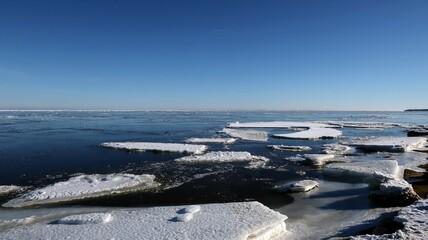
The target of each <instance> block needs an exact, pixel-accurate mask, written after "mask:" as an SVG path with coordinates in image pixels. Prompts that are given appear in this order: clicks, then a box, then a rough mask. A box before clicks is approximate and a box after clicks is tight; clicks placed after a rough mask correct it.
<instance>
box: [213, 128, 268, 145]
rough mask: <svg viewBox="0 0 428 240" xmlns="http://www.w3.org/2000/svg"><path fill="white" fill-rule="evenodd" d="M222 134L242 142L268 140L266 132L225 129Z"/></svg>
mask: <svg viewBox="0 0 428 240" xmlns="http://www.w3.org/2000/svg"><path fill="white" fill-rule="evenodd" d="M221 132H224V133H226V134H228V135H229V136H231V137H234V138H239V139H242V140H249V141H260V142H266V141H267V140H268V134H267V132H265V131H259V130H243V129H232V128H224V129H223V130H222V131H221Z"/></svg>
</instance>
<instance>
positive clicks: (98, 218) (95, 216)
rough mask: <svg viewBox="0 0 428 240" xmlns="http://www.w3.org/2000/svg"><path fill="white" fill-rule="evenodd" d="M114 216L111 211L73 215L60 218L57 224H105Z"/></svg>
mask: <svg viewBox="0 0 428 240" xmlns="http://www.w3.org/2000/svg"><path fill="white" fill-rule="evenodd" d="M112 220H113V217H112V215H111V214H110V213H89V214H81V215H71V216H68V217H64V218H61V219H59V220H58V221H57V222H56V223H57V224H68V225H80V224H104V223H108V222H111V221H112Z"/></svg>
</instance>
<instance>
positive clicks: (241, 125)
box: [227, 121, 331, 128]
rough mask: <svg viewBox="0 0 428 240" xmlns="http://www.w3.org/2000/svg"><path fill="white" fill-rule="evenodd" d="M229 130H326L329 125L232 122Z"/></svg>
mask: <svg viewBox="0 0 428 240" xmlns="http://www.w3.org/2000/svg"><path fill="white" fill-rule="evenodd" d="M227 127H230V128H328V127H331V125H330V124H325V123H317V122H289V121H273V122H246V123H240V122H233V123H229V124H228V125H227Z"/></svg>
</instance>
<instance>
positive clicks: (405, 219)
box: [351, 199, 428, 240]
mask: <svg viewBox="0 0 428 240" xmlns="http://www.w3.org/2000/svg"><path fill="white" fill-rule="evenodd" d="M394 221H395V222H398V223H401V224H402V225H403V228H402V229H399V230H397V231H396V232H394V233H391V234H383V235H360V236H354V237H351V239H354V240H363V239H367V240H369V239H372V240H376V239H379V240H380V239H382V240H383V239H412V240H413V239H414V240H425V239H428V199H424V200H420V201H417V202H415V203H413V204H412V205H410V206H407V207H404V208H402V209H401V210H400V211H399V212H398V214H397V216H395V218H394Z"/></svg>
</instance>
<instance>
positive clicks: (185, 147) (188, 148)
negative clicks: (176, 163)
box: [101, 142, 208, 154]
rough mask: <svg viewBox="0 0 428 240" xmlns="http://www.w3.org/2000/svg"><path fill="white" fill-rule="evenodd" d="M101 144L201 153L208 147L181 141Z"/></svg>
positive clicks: (108, 146) (135, 148)
mask: <svg viewBox="0 0 428 240" xmlns="http://www.w3.org/2000/svg"><path fill="white" fill-rule="evenodd" d="M101 146H103V147H107V148H116V149H125V150H129V151H159V152H179V153H192V154H202V153H203V152H205V151H206V150H207V149H208V147H207V146H205V145H196V144H182V143H156V142H106V143H102V144H101Z"/></svg>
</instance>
